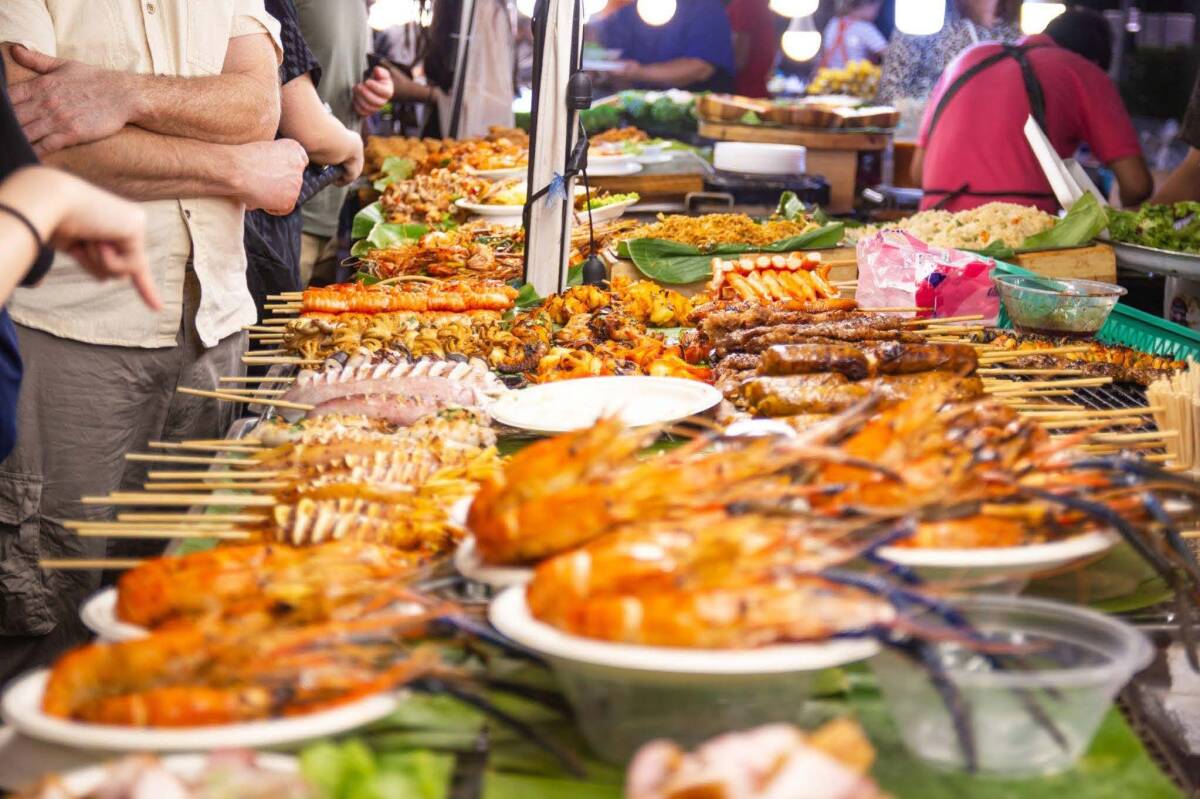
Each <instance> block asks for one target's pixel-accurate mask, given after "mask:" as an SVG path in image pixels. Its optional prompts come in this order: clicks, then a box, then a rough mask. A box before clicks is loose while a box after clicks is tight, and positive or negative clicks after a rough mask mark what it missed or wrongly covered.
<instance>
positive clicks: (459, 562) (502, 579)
mask: <svg viewBox="0 0 1200 799" xmlns="http://www.w3.org/2000/svg"><path fill="white" fill-rule="evenodd" d="M454 568H456V569H458V573H459V574H461V575H462V576H463V577H466V578H467V579H468V580H474V581H475V582H477V583H483V584H484V585H487V586H491V587H492V588H511V587H512V586H514V585H525V583H527V582H529V581H530V580H532V579H533V569H530V568H527V567H524V566H492V565H490V564H487V563H484V562H483V558H482V557H481V556H480V554H479V550H477V549H476V548H475V536H473V535H468V536H467V537H466V538H464V539H463V540H462V541H460V542H459V544H458V549H456V550H454Z"/></svg>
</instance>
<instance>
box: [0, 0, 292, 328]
mask: <svg viewBox="0 0 1200 799" xmlns="http://www.w3.org/2000/svg"><path fill="white" fill-rule="evenodd" d="M262 32H267V33H270V35H271V38H272V40H273V41H274V43H275V48H276V53H277V55H279V54H281V53H282V50H281V45H280V41H279V23H278V22H276V21H275V19H274V18H273V17H271V16H270V15H269V14H268V13H267V12H266V10H265V9H264V8H263V2H262V0H140V2H139V0H0V42H13V43H19V44H23V45H26V46H27V47H31V48H33V49H36V50H40V51H42V52H44V53H48V54H50V55H56V56H59V57H62V58H70V59H74V60H77V61H83V62H85V63H88V64H94V65H96V66H100V67H104V68H106V69H114V70H123V71H128V72H137V73H142V74H155V75H175V76H190V75H216V74H219V73H220V72H221V67H222V65H223V64H224V63H225V51H226V49H227V48H228V45H229V40H230V39H232V38H235V37H238V36H245V35H248V34H253V33H262ZM142 208H143V209H145V211H146V253H147V256H148V258H149V261H150V267H151V269H152V271H153V274H154V279H155V282H156V283H157V284H158V289H159V292H160V293H161V294H162V297H163V302H164V304H165V308H164V309H163V311H162V312H161V313H157V314H156V313H153V312H151V311H150V310H149V309H147V308H146V307H145V306H144V305H143V304H142V303H141V301H140V300H139V299H138V297H137V295H136V294H135V293H134V291H133V290H132V289H131V288H130V287H129V285H127V284H125V283H97V282H95V281H94V280H92V279H91V278H90V277H89V276H88V275H87V274H86V273H85V272H84V271H83V270H82V269H81V268H80V266H79V265H78V264H77V263H76V262H75V261H74V260H73V259H71V258H69V257H67V256H65V255H59V256H58V257H57V258H56V259H55V261H54V266H53V268H51V270H50V273H49V275H47V277H46V279H45V281H43V282H42V284H41V285H39V286H37V287H36V288H33V289H18V290H17V291H16V292H15V293H14V294H13V297H12V300H11V301H10V303H9V311H10V312H11V314H12V318H13V319H14V320H15V321H16V322H18V323H19V324H22V325H25V326H27V327H33V328H37V329H38V330H44V331H46V332H47V333H51V334H53V335H56V336H61V337H63V338H69V339H74V340H77V341H86V342H89V343H93V344H114V345H122V346H127V347H170V346H174V345H175V334H176V332H177V331H178V330H179V324H180V317H181V315H182V308H183V279H184V269H185V266H186V264H187V261H188V258H189V256H190V257H191V259H192V263H193V267H194V268H195V270H196V276H197V277H198V278H199V279H200V287H201V292H202V297H201V301H200V309H199V311H198V312H197V314H196V328H197V330H198V332H199V334H200V338H201V340H202V341H203V342H204V344H205V345H206V346H210V347H211V346H213V345H215V344H216V343H217V342H218V341H220V340H221V339H222V338H224V337H225V336H228V335H230V334H231V333H235V332H237V331H238V330H239V329H240V328H241V327H242V326H243V325H248V324H253V322H254V320H255V311H254V302H253V301H252V300H251V298H250V293H249V291H248V290H247V288H246V253H245V250H244V249H243V247H242V213H243V211H244V208H243V206H242V204H241V203H240V202H238V201H237V200H233V199H225V198H220V197H196V198H182V199H179V200H155V201H152V202H145V203H142ZM96 213H104V209H103V208H97V209H96Z"/></svg>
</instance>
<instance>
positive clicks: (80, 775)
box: [58, 752, 300, 796]
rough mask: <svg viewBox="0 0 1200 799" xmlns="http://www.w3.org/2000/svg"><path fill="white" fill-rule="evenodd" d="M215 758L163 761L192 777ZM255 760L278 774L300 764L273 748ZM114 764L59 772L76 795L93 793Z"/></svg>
mask: <svg viewBox="0 0 1200 799" xmlns="http://www.w3.org/2000/svg"><path fill="white" fill-rule="evenodd" d="M211 760H212V758H211V757H210V756H209V755H199V754H188V755H168V756H166V757H164V758H162V759H161V760H160V761H159V762H160V763H161V764H162V767H163V768H164V769H166V770H167V771H169V772H170V773H172V774H174V775H175V776H176V777H180V778H181V779H185V780H190V779H195V778H196V777H199V776H200V775H201V774H202V773H203V772H204V769H205V768H207V767H208V765H209V763H210V762H211ZM254 764H255V766H257V767H258V768H260V769H262V770H263V771H273V772H275V773H277V774H295V773H296V771H297V770H299V768H300V764H299V762H298V761H297V760H296V758H294V757H290V756H288V755H277V754H274V753H271V752H256V753H255V754H254ZM111 766H112V764H102V765H99V766H88V767H87V768H80V769H75V770H74V771H68V772H67V773H65V774H59V775H58V780H59V781H60V782H61V783H62V785H63V787H64V788H66V790H67V793H69V794H70V795H72V796H91V795H92V794H94V793H96V792H97V791H99V790H100V789H101V787H103V786H104V784H105V782H106V781H107V779H108V775H109V771H110V768H111Z"/></svg>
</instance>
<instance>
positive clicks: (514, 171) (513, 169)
mask: <svg viewBox="0 0 1200 799" xmlns="http://www.w3.org/2000/svg"><path fill="white" fill-rule="evenodd" d="M464 171H466V172H467V174H470V175H474V176H476V177H480V178H487V179H488V180H507V179H508V178H519V177H523V176H524V175H527V174H528V173H529V167H528V166H527V165H526V166H510V167H505V168H504V169H467V170H464Z"/></svg>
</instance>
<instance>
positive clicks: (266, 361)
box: [242, 355, 321, 366]
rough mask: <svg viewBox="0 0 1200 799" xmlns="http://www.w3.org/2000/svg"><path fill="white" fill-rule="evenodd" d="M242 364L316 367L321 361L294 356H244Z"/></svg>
mask: <svg viewBox="0 0 1200 799" xmlns="http://www.w3.org/2000/svg"><path fill="white" fill-rule="evenodd" d="M242 363H244V364H248V365H251V366H273V365H275V364H277V363H278V364H285V365H294V366H316V365H318V364H320V363H321V361H320V360H319V359H313V360H309V359H308V358H298V357H296V356H293V355H262V356H255V355H243V356H242Z"/></svg>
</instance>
